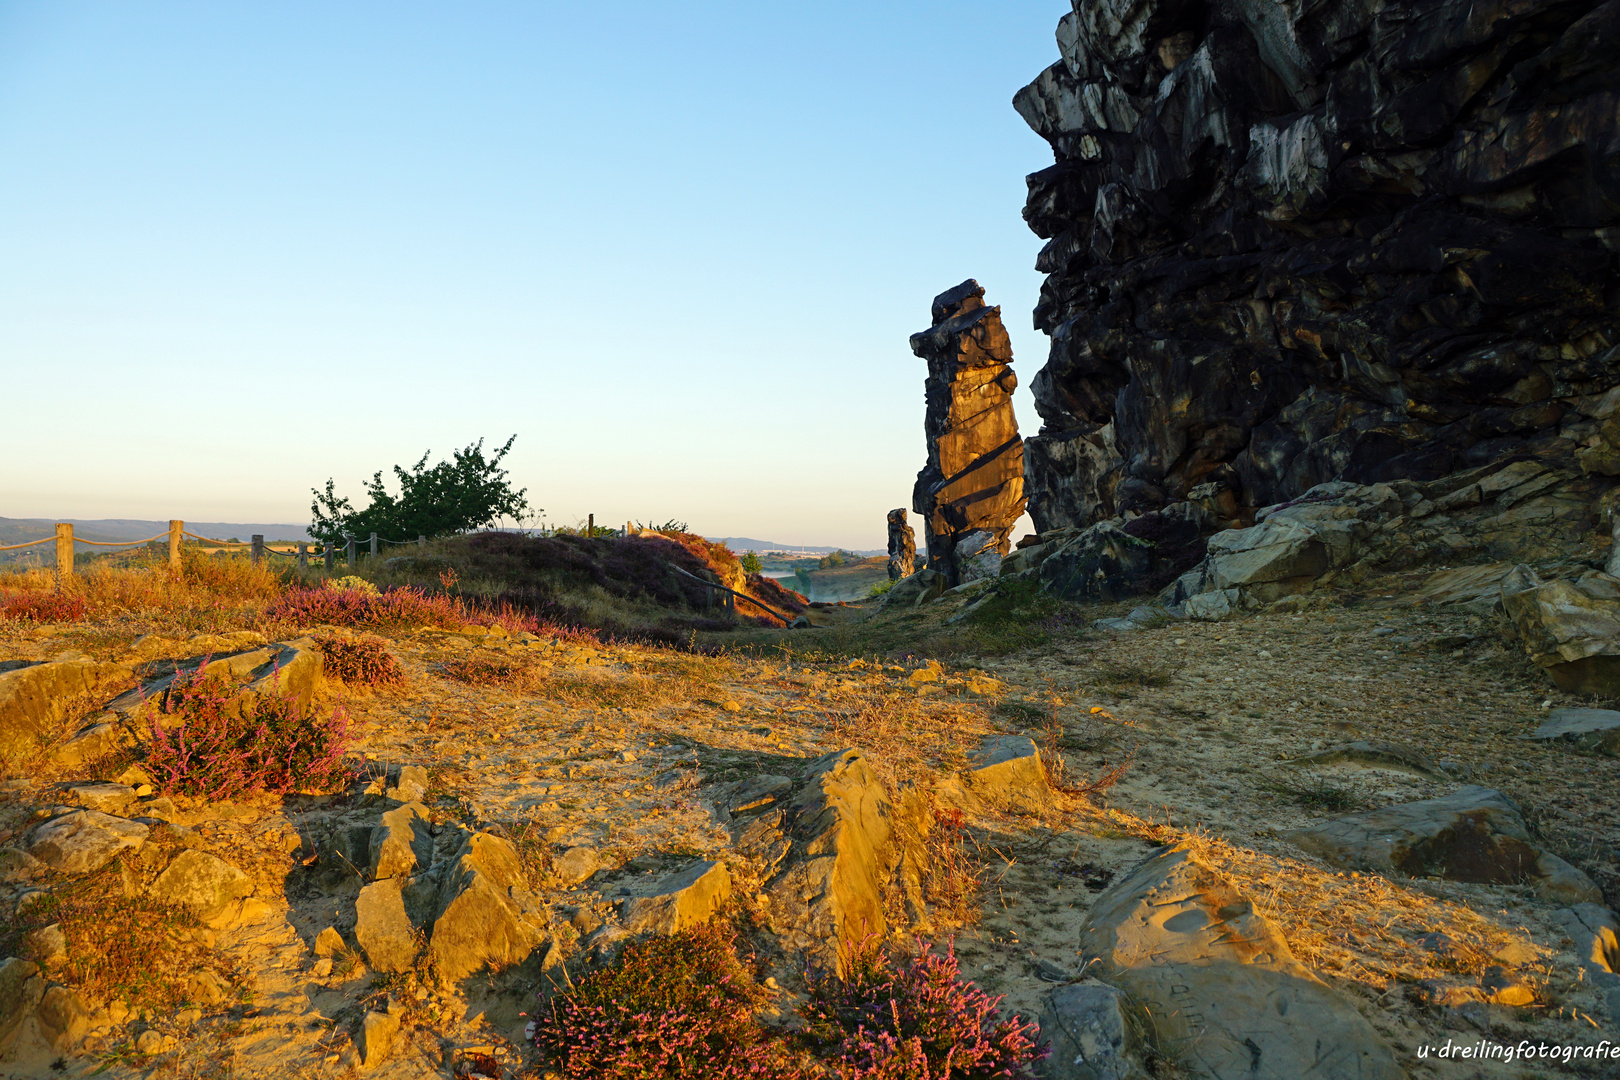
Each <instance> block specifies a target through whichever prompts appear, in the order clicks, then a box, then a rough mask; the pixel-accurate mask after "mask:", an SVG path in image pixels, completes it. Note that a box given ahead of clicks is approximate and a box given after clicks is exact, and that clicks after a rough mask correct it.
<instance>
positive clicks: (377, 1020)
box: [359, 1010, 399, 1069]
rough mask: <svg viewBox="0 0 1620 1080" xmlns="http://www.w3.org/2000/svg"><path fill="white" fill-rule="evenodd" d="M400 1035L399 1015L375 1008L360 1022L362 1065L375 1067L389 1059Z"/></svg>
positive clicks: (363, 1066) (363, 1067)
mask: <svg viewBox="0 0 1620 1080" xmlns="http://www.w3.org/2000/svg"><path fill="white" fill-rule="evenodd" d="M398 1035H399V1017H397V1016H392V1015H390V1014H388V1013H385V1012H377V1011H375V1010H373V1011H371V1012H368V1013H366V1018H365V1019H364V1020H362V1021H361V1022H360V1046H359V1050H360V1067H361V1068H362V1069H374V1068H376V1067H377V1066H378V1065H381V1064H382V1063H383V1061H384V1060H386V1059H387V1057H388V1053H389V1051H391V1050H392V1049H393V1048H394V1039H395V1037H396V1036H398Z"/></svg>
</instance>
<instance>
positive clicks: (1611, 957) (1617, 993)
mask: <svg viewBox="0 0 1620 1080" xmlns="http://www.w3.org/2000/svg"><path fill="white" fill-rule="evenodd" d="M1558 915H1559V920H1560V921H1561V922H1562V923H1563V926H1564V933H1566V934H1568V935H1569V939H1570V941H1572V942H1573V943H1574V945H1575V955H1576V958H1577V959H1579V960H1580V963H1581V970H1582V971H1583V972H1584V978H1585V981H1586V982H1587V983H1588V984H1589V985H1590V986H1591V987H1592V989H1593V990H1594V991H1595V992H1596V993H1597V995H1598V997H1599V999H1600V1000H1602V1002H1603V1003H1604V1004H1605V1005H1607V1006H1608V1012H1609V1016H1610V1018H1611V1019H1612V1020H1613V1021H1614V1023H1616V1024H1620V921H1617V920H1616V919H1615V917H1614V912H1612V911H1610V910H1609V909H1608V908H1606V907H1603V906H1602V905H1601V904H1576V905H1574V906H1573V907H1569V908H1565V909H1564V910H1562V911H1560V912H1559V913H1558Z"/></svg>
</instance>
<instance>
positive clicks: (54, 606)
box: [0, 592, 90, 622]
mask: <svg viewBox="0 0 1620 1080" xmlns="http://www.w3.org/2000/svg"><path fill="white" fill-rule="evenodd" d="M89 613H90V606H89V605H88V604H87V603H85V600H84V597H82V596H76V595H74V594H73V593H63V592H25V593H18V594H15V595H12V596H7V597H5V598H4V599H0V618H6V619H28V620H29V621H31V622H80V621H82V620H83V619H84V618H85V617H86V616H87V615H88V614H89Z"/></svg>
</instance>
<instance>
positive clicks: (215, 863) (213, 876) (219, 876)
mask: <svg viewBox="0 0 1620 1080" xmlns="http://www.w3.org/2000/svg"><path fill="white" fill-rule="evenodd" d="M149 892H150V894H151V896H152V898H153V899H154V900H161V901H163V902H164V903H167V904H177V905H180V906H182V907H186V908H189V909H191V911H192V912H193V913H195V914H196V916H197V917H198V918H200V919H202V920H204V921H205V922H206V921H207V920H209V919H212V918H214V917H216V916H218V915H221V914H223V913H224V912H225V910H226V909H227V908H228V907H230V906H231V904H233V903H234V902H235V901H237V900H241V899H243V898H244V897H247V896H250V895H252V893H253V882H252V880H251V879H250V878H249V877H248V876H247V875H246V874H244V873H242V871H240V870H238V869H237V868H236V867H234V866H232V865H231V864H230V863H228V862H226V861H225V860H224V859H221V858H219V857H218V856H215V855H210V854H208V853H207V852H206V851H182V852H181V853H180V854H179V855H178V856H176V858H175V860H174V862H172V863H170V864H169V865H168V868H167V869H165V870H164V871H163V873H161V874H159V875H158V876H157V880H156V881H154V882H152V887H151V889H150V890H149Z"/></svg>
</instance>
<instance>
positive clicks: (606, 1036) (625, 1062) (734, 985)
mask: <svg viewBox="0 0 1620 1080" xmlns="http://www.w3.org/2000/svg"><path fill="white" fill-rule="evenodd" d="M764 1000H765V993H764V991H762V990H761V989H760V987H759V986H758V985H757V984H756V983H755V982H754V980H753V977H752V976H751V975H750V974H749V972H748V970H747V969H746V968H745V967H743V965H742V964H741V962H739V961H738V959H737V954H736V952H735V950H734V947H733V942H732V937H731V935H730V934H729V933H727V932H726V931H725V930H723V929H721V928H719V927H717V926H715V925H713V924H706V925H703V926H697V927H693V928H692V929H690V930H686V931H683V932H682V933H679V934H675V935H673V936H670V937H657V938H650V939H647V940H645V941H638V942H634V943H632V944H630V945H627V946H626V947H625V949H624V951H623V952H622V953H621V954H620V955H619V957H618V959H617V960H616V961H615V962H614V963H613V964H611V965H609V966H608V967H605V968H602V969H601V970H599V971H596V972H594V973H593V974H591V975H590V976H588V977H586V978H584V979H582V980H580V982H579V984H578V986H577V987H575V989H574V990H573V992H572V993H569V994H567V995H559V996H557V997H555V998H553V999H552V1000H551V1002H550V1004H549V1009H548V1011H546V1012H544V1013H542V1014H541V1017H540V1019H539V1020H537V1021H536V1023H535V1032H534V1041H535V1044H536V1045H537V1046H538V1047H540V1049H542V1050H543V1051H545V1052H546V1053H547V1054H548V1055H549V1056H550V1057H551V1059H552V1060H553V1061H554V1062H555V1063H556V1064H557V1066H558V1067H559V1069H560V1072H561V1074H562V1076H564V1077H566V1078H569V1080H575V1078H579V1080H584V1078H586V1077H589V1078H591V1080H662V1078H666V1077H668V1078H677V1077H679V1078H688V1077H689V1078H692V1080H698V1078H703V1080H742V1078H744V1077H748V1078H758V1080H768V1078H781V1080H789V1078H790V1077H793V1076H795V1075H797V1070H796V1069H795V1068H794V1067H793V1066H792V1064H791V1062H790V1061H789V1060H788V1059H787V1056H786V1053H785V1051H784V1049H783V1047H782V1046H781V1044H780V1043H778V1042H773V1041H768V1040H767V1039H766V1038H765V1033H764V1031H763V1029H762V1028H761V1027H760V1025H759V1023H758V1021H756V1020H755V1019H754V1012H755V1010H756V1009H758V1008H759V1006H760V1005H761V1004H763V1003H764Z"/></svg>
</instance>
